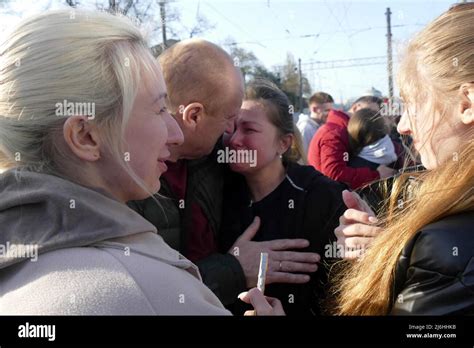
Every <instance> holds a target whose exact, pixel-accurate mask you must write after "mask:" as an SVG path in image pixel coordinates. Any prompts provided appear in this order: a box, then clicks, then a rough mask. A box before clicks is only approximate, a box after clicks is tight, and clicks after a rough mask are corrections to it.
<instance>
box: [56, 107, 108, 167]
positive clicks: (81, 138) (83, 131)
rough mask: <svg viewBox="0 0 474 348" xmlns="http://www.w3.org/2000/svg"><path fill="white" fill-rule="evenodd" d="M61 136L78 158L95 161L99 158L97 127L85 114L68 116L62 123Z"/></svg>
mask: <svg viewBox="0 0 474 348" xmlns="http://www.w3.org/2000/svg"><path fill="white" fill-rule="evenodd" d="M63 136H64V140H65V141H66V144H67V145H68V146H69V148H70V150H71V151H72V152H73V153H74V154H75V155H76V156H77V157H79V158H80V159H82V160H84V161H89V162H95V161H97V160H98V159H99V158H100V141H99V132H98V130H97V127H96V126H95V125H94V124H92V123H91V122H88V118H87V116H70V117H68V118H67V120H66V122H64V125H63Z"/></svg>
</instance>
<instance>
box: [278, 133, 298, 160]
mask: <svg viewBox="0 0 474 348" xmlns="http://www.w3.org/2000/svg"><path fill="white" fill-rule="evenodd" d="M294 138H295V137H294V135H293V134H291V133H289V134H285V135H283V136H282V137H281V138H280V152H279V153H280V155H283V154H284V153H285V152H286V151H288V149H289V148H290V147H291V144H293V140H294Z"/></svg>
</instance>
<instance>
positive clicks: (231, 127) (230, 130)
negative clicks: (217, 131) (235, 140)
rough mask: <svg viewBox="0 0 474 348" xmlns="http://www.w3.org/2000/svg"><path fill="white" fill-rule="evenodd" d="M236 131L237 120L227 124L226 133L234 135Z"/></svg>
mask: <svg viewBox="0 0 474 348" xmlns="http://www.w3.org/2000/svg"><path fill="white" fill-rule="evenodd" d="M234 130H235V120H233V119H232V120H230V121H228V122H227V127H226V129H225V132H226V133H228V134H233V133H234Z"/></svg>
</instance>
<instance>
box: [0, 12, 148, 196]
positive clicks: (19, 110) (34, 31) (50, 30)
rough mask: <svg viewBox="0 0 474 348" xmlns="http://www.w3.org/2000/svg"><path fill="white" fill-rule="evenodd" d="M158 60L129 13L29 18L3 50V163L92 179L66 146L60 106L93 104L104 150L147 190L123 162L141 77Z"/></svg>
mask: <svg viewBox="0 0 474 348" xmlns="http://www.w3.org/2000/svg"><path fill="white" fill-rule="evenodd" d="M153 65H155V66H156V63H154V60H153V56H152V55H151V53H150V51H149V49H148V47H147V45H146V42H145V41H144V39H143V37H142V35H141V33H140V31H139V30H138V29H137V28H136V27H135V26H134V25H132V23H131V22H130V21H129V20H128V19H127V18H125V17H120V16H114V15H111V14H108V13H105V12H98V11H97V12H91V11H79V10H59V11H49V12H46V13H43V14H40V15H37V16H33V17H30V18H28V19H26V20H25V21H23V22H22V23H21V24H20V25H19V26H18V27H17V28H16V30H14V31H13V33H12V34H11V35H10V36H9V37H8V38H7V39H6V41H5V42H4V43H3V44H2V46H1V48H0V166H3V167H6V168H13V167H15V168H19V169H28V170H35V171H41V172H48V173H52V174H56V175H61V176H64V177H67V178H70V179H72V178H74V179H77V180H80V181H81V180H85V178H83V177H81V172H82V173H83V172H84V171H83V170H81V167H80V163H79V161H78V160H77V159H76V158H74V156H73V155H72V154H71V153H69V152H68V151H67V146H65V141H64V138H63V136H62V128H63V124H64V122H65V120H66V117H58V116H57V112H56V111H57V106H56V104H57V103H62V102H63V101H64V100H66V101H67V102H72V103H84V102H89V103H94V106H95V118H94V119H91V120H89V121H88V122H95V123H96V124H97V126H98V129H99V130H100V132H101V136H102V137H103V138H102V139H101V140H102V142H104V143H105V149H104V151H105V152H107V153H108V154H110V155H111V157H112V158H114V159H115V160H116V161H117V162H118V163H119V164H120V165H121V166H122V167H123V168H124V169H125V170H126V172H127V173H128V174H129V175H130V176H131V177H132V178H133V179H134V181H135V182H136V183H137V184H138V185H139V186H140V187H142V188H143V189H146V187H145V186H144V184H143V182H142V181H141V179H139V178H138V176H137V175H136V174H135V173H134V172H133V170H132V169H131V168H130V166H129V165H128V163H126V161H124V149H125V146H126V144H124V143H123V134H124V130H125V127H126V125H127V122H128V119H129V117H130V112H131V109H132V106H133V102H134V99H135V97H136V94H137V90H138V84H139V81H140V75H141V74H144V73H147V72H151V71H152V69H153ZM117 134H121V135H122V136H120V137H118V136H117ZM86 181H87V180H86ZM146 191H147V192H148V190H147V189H146Z"/></svg>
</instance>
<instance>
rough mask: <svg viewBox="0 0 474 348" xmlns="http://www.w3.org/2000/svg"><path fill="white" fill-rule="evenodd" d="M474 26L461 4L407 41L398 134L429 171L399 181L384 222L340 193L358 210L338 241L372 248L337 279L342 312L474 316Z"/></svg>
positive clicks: (473, 12)
mask: <svg viewBox="0 0 474 348" xmlns="http://www.w3.org/2000/svg"><path fill="white" fill-rule="evenodd" d="M473 23H474V4H472V3H471V4H459V5H456V6H455V7H453V8H451V9H450V10H449V11H447V12H446V13H444V14H442V15H441V16H440V17H439V18H437V19H436V20H435V21H433V22H432V23H431V24H429V25H428V26H427V27H426V28H425V29H424V30H423V31H422V32H420V33H419V34H418V35H417V36H416V37H415V38H414V39H413V40H412V41H411V43H410V44H409V46H408V49H407V53H406V56H405V57H404V59H403V61H402V63H401V68H400V73H399V85H400V89H401V93H402V96H403V98H404V100H405V102H406V103H407V109H406V111H405V113H404V114H403V116H402V118H401V121H400V123H399V125H398V131H399V132H400V133H401V134H405V135H411V136H412V137H413V139H414V146H415V148H416V149H417V150H418V152H419V154H420V156H421V161H422V163H423V165H424V166H425V167H426V168H427V171H426V172H422V173H418V175H417V181H416V184H412V185H409V186H407V185H404V181H405V180H406V179H407V178H408V176H409V175H408V174H405V175H402V176H401V177H400V178H399V179H398V180H397V182H396V183H395V185H394V190H393V192H392V197H391V200H390V205H389V207H388V211H387V214H386V215H385V216H384V218H383V219H380V221H381V222H380V223H378V225H379V226H374V224H375V225H376V224H377V219H375V217H373V216H372V217H371V216H370V215H373V213H372V212H371V211H370V209H369V208H367V207H365V208H364V206H365V205H364V204H361V202H360V201H359V202H358V199H357V197H354V196H351V195H350V194H349V193H348V192H345V193H344V194H343V195H344V200H345V202H346V205H347V206H348V207H349V208H352V209H348V210H347V211H346V212H345V213H344V216H343V217H342V218H341V220H340V222H341V223H340V226H339V227H338V228H337V229H336V231H335V232H336V235H337V236H338V241H339V243H340V244H345V245H346V246H347V247H354V248H356V247H357V246H361V245H367V244H369V245H370V247H369V248H368V249H367V251H366V252H365V254H363V256H362V257H361V258H360V260H359V262H354V261H352V262H351V263H350V264H349V265H346V266H345V267H346V268H345V269H344V271H343V273H342V275H341V276H340V277H339V279H338V283H337V286H336V293H337V296H339V301H338V302H339V303H338V307H337V308H336V313H337V314H341V315H386V314H392V315H411V314H417V315H420V314H422V315H425V314H426V315H444V314H449V315H458V314H459V315H464V314H471V315H472V314H474V230H473V225H474V212H473V211H474V194H473V187H474V163H473V159H474V148H473V145H474V144H473V135H474V127H473V126H474V31H473ZM410 175H414V174H413V173H411V174H410ZM374 235H377V236H376V237H375V238H374V239H373V241H371V239H372V238H371V236H374ZM355 254H357V252H355V253H354V252H352V254H351V255H349V256H348V257H349V258H350V257H354V256H355Z"/></svg>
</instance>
